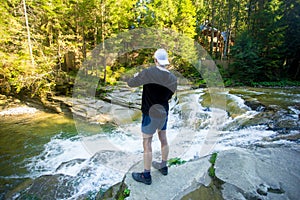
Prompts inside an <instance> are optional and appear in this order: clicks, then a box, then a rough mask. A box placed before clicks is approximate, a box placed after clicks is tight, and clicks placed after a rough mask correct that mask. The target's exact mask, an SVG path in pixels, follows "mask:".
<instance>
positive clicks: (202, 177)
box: [123, 157, 211, 200]
mask: <svg viewBox="0 0 300 200" xmlns="http://www.w3.org/2000/svg"><path fill="white" fill-rule="evenodd" d="M210 165H211V164H210V162H209V158H208V157H205V158H202V159H198V160H194V161H189V162H186V163H185V164H182V165H178V166H171V167H169V174H168V175H167V176H163V175H162V174H161V173H160V172H159V171H158V170H156V169H152V173H151V174H152V184H151V185H145V184H143V183H139V182H136V181H135V180H133V178H132V175H131V173H132V172H133V171H136V172H140V171H142V170H143V162H139V163H137V164H136V165H134V166H133V167H132V168H131V169H130V170H129V172H127V173H126V175H125V178H124V181H123V183H125V184H126V185H127V187H128V189H129V190H130V196H129V197H128V198H127V199H128V200H140V199H160V200H164V199H166V200H170V199H181V198H182V197H183V196H184V195H186V194H187V193H189V192H191V191H193V190H195V189H196V188H198V187H199V185H203V184H204V185H208V184H209V183H210V178H209V176H208V174H207V170H208V168H209V167H210Z"/></svg>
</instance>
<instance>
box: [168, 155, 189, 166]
mask: <svg viewBox="0 0 300 200" xmlns="http://www.w3.org/2000/svg"><path fill="white" fill-rule="evenodd" d="M184 163H186V161H185V160H182V159H181V158H178V157H176V158H170V159H169V160H168V166H169V167H171V166H173V165H182V164H184Z"/></svg>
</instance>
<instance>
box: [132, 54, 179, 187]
mask: <svg viewBox="0 0 300 200" xmlns="http://www.w3.org/2000/svg"><path fill="white" fill-rule="evenodd" d="M154 62H155V65H156V66H155V67H150V68H147V69H144V70H143V71H142V72H140V73H138V74H135V76H134V77H133V78H132V79H130V80H129V81H128V82H127V84H128V85H129V86H130V87H138V86H141V85H143V94H142V108H141V109H142V113H143V117H142V118H143V119H142V134H143V148H144V154H143V156H144V171H143V172H141V173H137V172H133V173H132V177H133V179H134V180H136V181H138V182H142V183H145V184H147V185H150V184H151V183H152V179H151V162H152V137H153V134H154V133H155V132H156V131H157V132H158V137H159V140H160V143H161V156H162V161H161V162H153V163H152V165H153V167H154V168H156V169H158V170H159V171H160V172H161V173H162V174H163V175H167V174H168V167H167V160H168V155H169V145H168V141H167V136H166V129H167V122H168V111H169V102H168V101H169V100H170V99H171V97H172V95H173V94H174V92H175V90H176V88H177V78H176V76H174V75H173V74H172V73H171V72H170V71H168V70H167V69H166V68H165V67H166V66H167V65H169V64H170V63H169V61H168V54H167V52H166V50H164V49H158V50H157V51H156V52H155V54H154Z"/></svg>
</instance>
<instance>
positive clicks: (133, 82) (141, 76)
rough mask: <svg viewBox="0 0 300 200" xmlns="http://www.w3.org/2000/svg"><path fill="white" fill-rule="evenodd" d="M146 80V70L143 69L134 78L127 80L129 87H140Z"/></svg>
mask: <svg viewBox="0 0 300 200" xmlns="http://www.w3.org/2000/svg"><path fill="white" fill-rule="evenodd" d="M145 80H146V70H143V71H142V72H140V73H136V74H135V75H134V77H133V78H131V79H129V80H128V81H127V84H128V86H129V87H138V86H141V85H143V84H145Z"/></svg>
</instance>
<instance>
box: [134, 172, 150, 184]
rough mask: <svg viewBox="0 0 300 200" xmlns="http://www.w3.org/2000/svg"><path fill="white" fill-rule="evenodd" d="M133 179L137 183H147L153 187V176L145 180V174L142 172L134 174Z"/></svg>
mask: <svg viewBox="0 0 300 200" xmlns="http://www.w3.org/2000/svg"><path fill="white" fill-rule="evenodd" d="M132 178H133V179H134V180H135V181H137V182H141V183H145V184H146V185H151V183H152V179H151V175H150V177H149V178H145V176H144V173H143V172H141V173H137V172H132Z"/></svg>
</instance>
